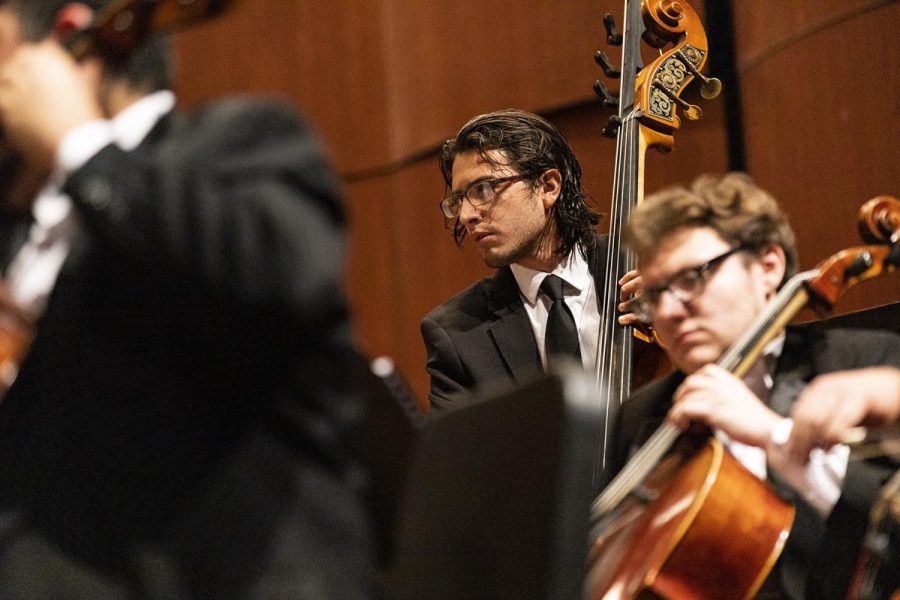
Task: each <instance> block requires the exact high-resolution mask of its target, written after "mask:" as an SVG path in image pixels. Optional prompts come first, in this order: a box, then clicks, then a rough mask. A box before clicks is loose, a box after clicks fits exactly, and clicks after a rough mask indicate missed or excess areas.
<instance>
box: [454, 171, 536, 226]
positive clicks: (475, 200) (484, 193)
mask: <svg viewBox="0 0 900 600" xmlns="http://www.w3.org/2000/svg"><path fill="white" fill-rule="evenodd" d="M522 179H526V176H525V175H510V176H508V177H496V178H494V179H481V180H479V181H475V182H473V183H472V184H471V185H470V186H469V187H467V188H466V190H465V191H464V192H463V193H462V194H459V193H453V194H449V195H447V196H446V197H445V198H444V199H443V200H441V210H442V211H443V212H444V216H445V217H447V218H448V219H455V218H456V217H458V216H459V211H460V209H462V203H463V200H468V201H469V202H470V203H471V204H472V206H481V205H482V204H487V203H488V202H492V201H493V200H494V198H496V197H497V190H498V188H499V187H500V185H502V184H504V183H509V182H513V181H520V180H522Z"/></svg>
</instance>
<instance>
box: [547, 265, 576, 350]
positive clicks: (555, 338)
mask: <svg viewBox="0 0 900 600" xmlns="http://www.w3.org/2000/svg"><path fill="white" fill-rule="evenodd" d="M541 291H542V292H544V294H545V295H546V296H547V297H548V298H550V300H551V302H552V304H550V311H549V314H548V316H547V332H546V333H545V334H544V349H545V350H546V352H547V365H548V366H550V365H552V364H553V359H554V357H558V356H565V357H568V358H574V359H576V360H577V361H578V364H581V348H580V347H579V345H578V328H577V327H575V317H573V316H572V311H571V310H569V307H568V306H566V303H565V301H564V300H563V280H562V279H560V278H559V277H557V276H556V275H548V276H547V277H545V278H544V281H543V282H541Z"/></svg>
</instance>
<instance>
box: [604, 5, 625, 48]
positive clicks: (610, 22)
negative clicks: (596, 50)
mask: <svg viewBox="0 0 900 600" xmlns="http://www.w3.org/2000/svg"><path fill="white" fill-rule="evenodd" d="M603 27H605V28H606V43H608V44H609V45H610V46H621V45H622V34H621V33H616V19H615V17H613V16H612V15H611V14H610V13H606V14H605V15H603Z"/></svg>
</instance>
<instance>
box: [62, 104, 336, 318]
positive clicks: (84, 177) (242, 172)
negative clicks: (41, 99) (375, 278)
mask: <svg viewBox="0 0 900 600" xmlns="http://www.w3.org/2000/svg"><path fill="white" fill-rule="evenodd" d="M173 121H174V124H173V125H172V126H171V131H169V132H167V134H166V135H165V137H164V139H163V140H162V141H160V142H159V143H156V144H154V143H153V142H152V141H151V142H146V141H145V142H144V144H142V145H141V146H140V147H139V148H138V149H137V150H135V151H133V152H124V151H122V150H121V149H119V148H118V147H116V146H114V145H110V146H108V147H106V148H104V149H103V150H102V151H101V152H100V153H98V154H97V155H96V156H94V157H93V158H92V159H91V160H90V161H89V162H88V163H87V164H85V165H84V166H83V167H82V168H81V169H80V170H78V171H77V172H76V173H74V174H73V175H72V176H71V177H70V178H69V180H68V181H67V183H66V186H65V191H66V192H67V193H69V194H70V195H71V196H72V198H73V200H74V201H75V204H76V206H77V207H78V209H79V212H80V216H81V219H82V221H83V223H84V225H85V228H86V229H87V231H88V234H89V235H90V236H91V237H92V238H93V240H94V241H95V242H96V243H98V244H101V245H104V246H105V247H106V248H108V249H109V250H110V254H112V255H114V256H117V257H120V258H121V259H122V265H123V266H124V267H125V268H132V269H136V270H138V271H139V272H141V273H143V274H148V273H149V274H150V275H151V276H155V277H157V278H160V279H162V278H165V279H166V281H167V282H169V283H175V282H178V283H179V284H180V285H182V286H183V287H182V288H181V289H182V290H183V291H184V292H185V293H186V295H188V296H190V297H191V298H192V299H194V298H197V297H214V298H216V299H217V301H222V302H226V303H227V304H228V305H229V307H230V309H235V308H236V309H239V310H243V309H248V310H246V311H245V312H247V313H249V312H252V313H255V314H263V313H265V312H270V313H273V314H277V315H278V317H279V318H278V319H277V322H280V323H284V322H285V318H286V319H288V322H290V323H292V324H293V325H294V326H296V327H300V328H306V329H309V328H310V327H312V329H313V331H314V330H315V325H316V324H318V323H322V322H323V320H324V321H326V322H331V321H333V319H334V314H333V313H334V310H335V307H336V304H337V303H335V302H334V298H336V297H340V296H341V286H342V281H341V279H342V261H343V242H344V236H343V223H342V219H341V216H340V206H339V200H338V197H339V190H338V185H337V181H336V179H335V178H334V176H333V175H332V172H331V170H330V169H329V168H328V167H327V164H326V161H325V157H324V155H323V153H322V152H321V150H320V148H319V144H318V143H317V141H316V139H315V138H314V137H313V136H312V135H311V134H310V132H309V131H308V130H307V128H306V127H305V125H303V124H302V123H301V122H300V121H299V120H298V118H297V117H296V116H295V114H294V113H293V112H292V111H291V110H289V109H288V108H287V107H282V106H280V105H278V104H275V103H261V102H255V103H249V102H241V101H229V102H223V103H219V104H216V105H214V106H212V107H210V108H209V109H206V110H204V111H203V112H200V113H198V114H197V115H195V116H192V117H191V118H190V119H173ZM171 287H172V289H174V290H177V289H178V288H177V286H175V285H172V286H171ZM203 310H204V311H205V310H206V309H205V308H204V309H203ZM272 321H273V322H275V321H276V319H273V320H272Z"/></svg>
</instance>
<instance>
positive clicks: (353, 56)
mask: <svg viewBox="0 0 900 600" xmlns="http://www.w3.org/2000/svg"><path fill="white" fill-rule="evenodd" d="M273 6H277V8H272V7H273ZM621 7H622V2H621V0H571V1H567V2H565V3H560V2H556V1H551V0H543V1H537V2H529V3H521V2H514V1H512V0H498V1H496V2H489V3H485V2H481V1H480V0H430V1H429V2H413V1H412V0H337V1H336V2H331V3H316V2H299V1H298V2H279V3H277V5H275V4H273V3H263V2H244V3H240V4H238V6H237V8H236V9H235V10H234V11H233V12H232V13H230V14H229V15H227V16H226V17H225V18H223V19H222V20H220V21H218V22H216V23H212V24H209V25H205V26H203V27H200V28H197V29H196V30H192V31H190V32H186V33H183V34H180V35H179V37H178V38H177V49H178V51H179V54H180V57H181V60H180V65H179V69H178V86H177V91H178V93H179V98H180V101H181V103H182V105H184V106H188V107H190V106H194V105H196V104H198V103H200V102H203V101H205V100H207V99H209V98H213V97H217V96H220V95H222V94H225V93H234V92H251V93H266V94H273V93H274V94H276V95H279V96H282V97H284V98H286V99H287V100H288V101H290V102H291V103H293V104H294V105H295V106H296V107H297V108H298V109H299V110H301V111H302V112H303V113H305V114H306V115H307V116H308V117H309V118H310V120H311V121H312V122H313V123H314V125H315V127H316V129H318V130H319V131H320V133H321V135H322V137H323V138H324V139H325V141H326V143H327V145H328V147H329V148H330V150H331V154H332V156H333V159H334V162H335V164H336V166H337V168H338V170H339V172H340V173H341V174H342V175H343V176H344V178H345V182H346V186H345V191H346V197H347V212H348V218H349V223H350V226H349V227H350V244H349V254H348V260H347V263H348V264H347V272H348V279H347V290H348V295H349V298H350V303H351V308H352V310H353V314H354V319H355V323H356V329H357V332H358V337H359V340H360V343H361V346H362V347H363V349H364V350H365V351H366V352H367V353H368V354H369V355H371V356H376V355H382V354H386V355H389V356H391V357H393V358H394V360H395V361H396V362H397V364H398V367H399V369H400V371H401V372H402V373H403V374H404V375H405V376H406V378H407V379H408V380H409V382H410V383H411V385H412V387H413V390H414V392H415V393H416V395H417V396H418V397H419V398H420V399H421V400H423V401H424V398H425V395H426V391H427V386H428V379H427V376H426V373H425V370H424V364H425V354H424V348H423V346H422V342H421V338H420V334H419V321H420V320H421V318H422V317H423V316H424V315H425V314H426V313H427V312H428V311H429V310H430V309H432V308H433V307H434V306H436V305H437V304H439V303H440V302H442V301H444V300H446V299H447V298H449V297H450V296H451V295H453V294H455V293H456V292H458V291H460V290H462V289H463V288H465V287H466V286H468V285H470V284H471V283H473V282H474V281H476V280H477V279H479V278H481V277H484V276H486V275H487V274H489V273H490V270H489V269H488V268H487V267H486V266H485V265H484V264H483V263H482V261H481V259H480V257H479V256H478V254H477V252H475V251H474V250H473V249H472V248H470V247H468V246H466V247H464V248H462V249H459V248H457V247H456V246H455V244H454V242H453V240H452V238H451V236H450V231H449V230H448V229H446V228H445V224H444V222H443V218H442V217H441V214H440V212H439V210H438V208H437V202H438V200H439V199H440V196H441V195H442V193H443V181H442V180H441V177H440V175H439V172H438V169H437V149H438V147H439V145H440V143H441V141H442V140H444V139H446V138H448V137H451V136H452V135H454V134H455V133H456V131H457V130H458V129H459V127H460V126H461V125H462V124H463V123H464V122H465V121H467V120H468V119H469V118H471V117H472V116H474V115H476V114H479V113H482V112H487V111H491V110H496V109H500V108H506V107H516V108H523V109H526V110H532V111H535V112H542V113H543V114H545V115H546V116H548V117H549V118H550V119H551V121H553V122H555V123H556V124H557V125H558V126H559V127H560V129H561V130H562V131H563V133H564V134H565V135H566V136H567V137H568V138H569V139H570V140H571V142H572V144H573V146H574V148H575V151H576V153H577V154H578V156H579V157H580V159H581V161H582V166H583V171H584V180H585V186H586V188H587V190H588V192H589V193H591V194H592V196H593V197H594V199H595V201H596V203H597V205H598V207H599V209H600V210H601V211H602V212H608V210H609V198H610V195H611V190H612V173H613V160H614V151H615V143H614V141H612V140H609V139H606V138H602V137H601V136H600V129H601V128H602V127H603V125H604V124H605V122H606V119H607V117H608V115H609V114H610V113H609V112H608V111H605V110H603V109H601V108H600V107H599V105H598V103H597V102H596V100H595V99H594V96H593V93H592V91H591V84H592V83H593V81H594V79H597V78H598V77H599V76H600V69H599V67H597V66H596V65H595V64H594V62H593V54H594V52H595V51H596V50H598V49H604V50H605V51H606V52H607V54H608V55H609V56H610V59H611V60H612V61H613V62H614V63H615V62H618V60H619V52H618V49H616V48H609V47H606V46H605V40H604V38H605V32H604V29H603V26H602V18H603V14H604V13H605V12H612V13H613V14H615V15H616V17H617V19H618V20H619V22H620V23H621V18H620V11H621ZM698 8H699V7H698ZM647 57H648V58H652V52H649V51H648V53H647ZM610 87H611V88H612V89H615V88H616V87H617V86H616V85H615V82H613V83H612V84H611V85H610ZM704 108H705V110H707V117H706V119H705V120H704V121H701V122H700V123H690V124H687V125H686V126H685V128H684V130H683V131H682V132H679V134H678V135H677V141H676V144H677V148H676V151H675V152H674V153H673V154H672V155H670V156H655V155H654V156H652V157H650V159H649V165H648V176H647V187H648V189H656V188H659V187H661V186H662V185H664V184H668V183H671V182H677V181H684V182H686V181H689V180H690V179H692V178H693V177H694V176H695V175H697V174H699V173H700V172H704V171H707V170H715V171H721V170H722V169H724V167H725V158H724V129H723V126H722V123H721V110H720V109H718V108H715V107H713V108H710V107H706V106H705V107H704ZM606 227H607V225H606V223H605V222H604V224H603V225H602V226H601V228H602V229H604V230H605V229H606Z"/></svg>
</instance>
